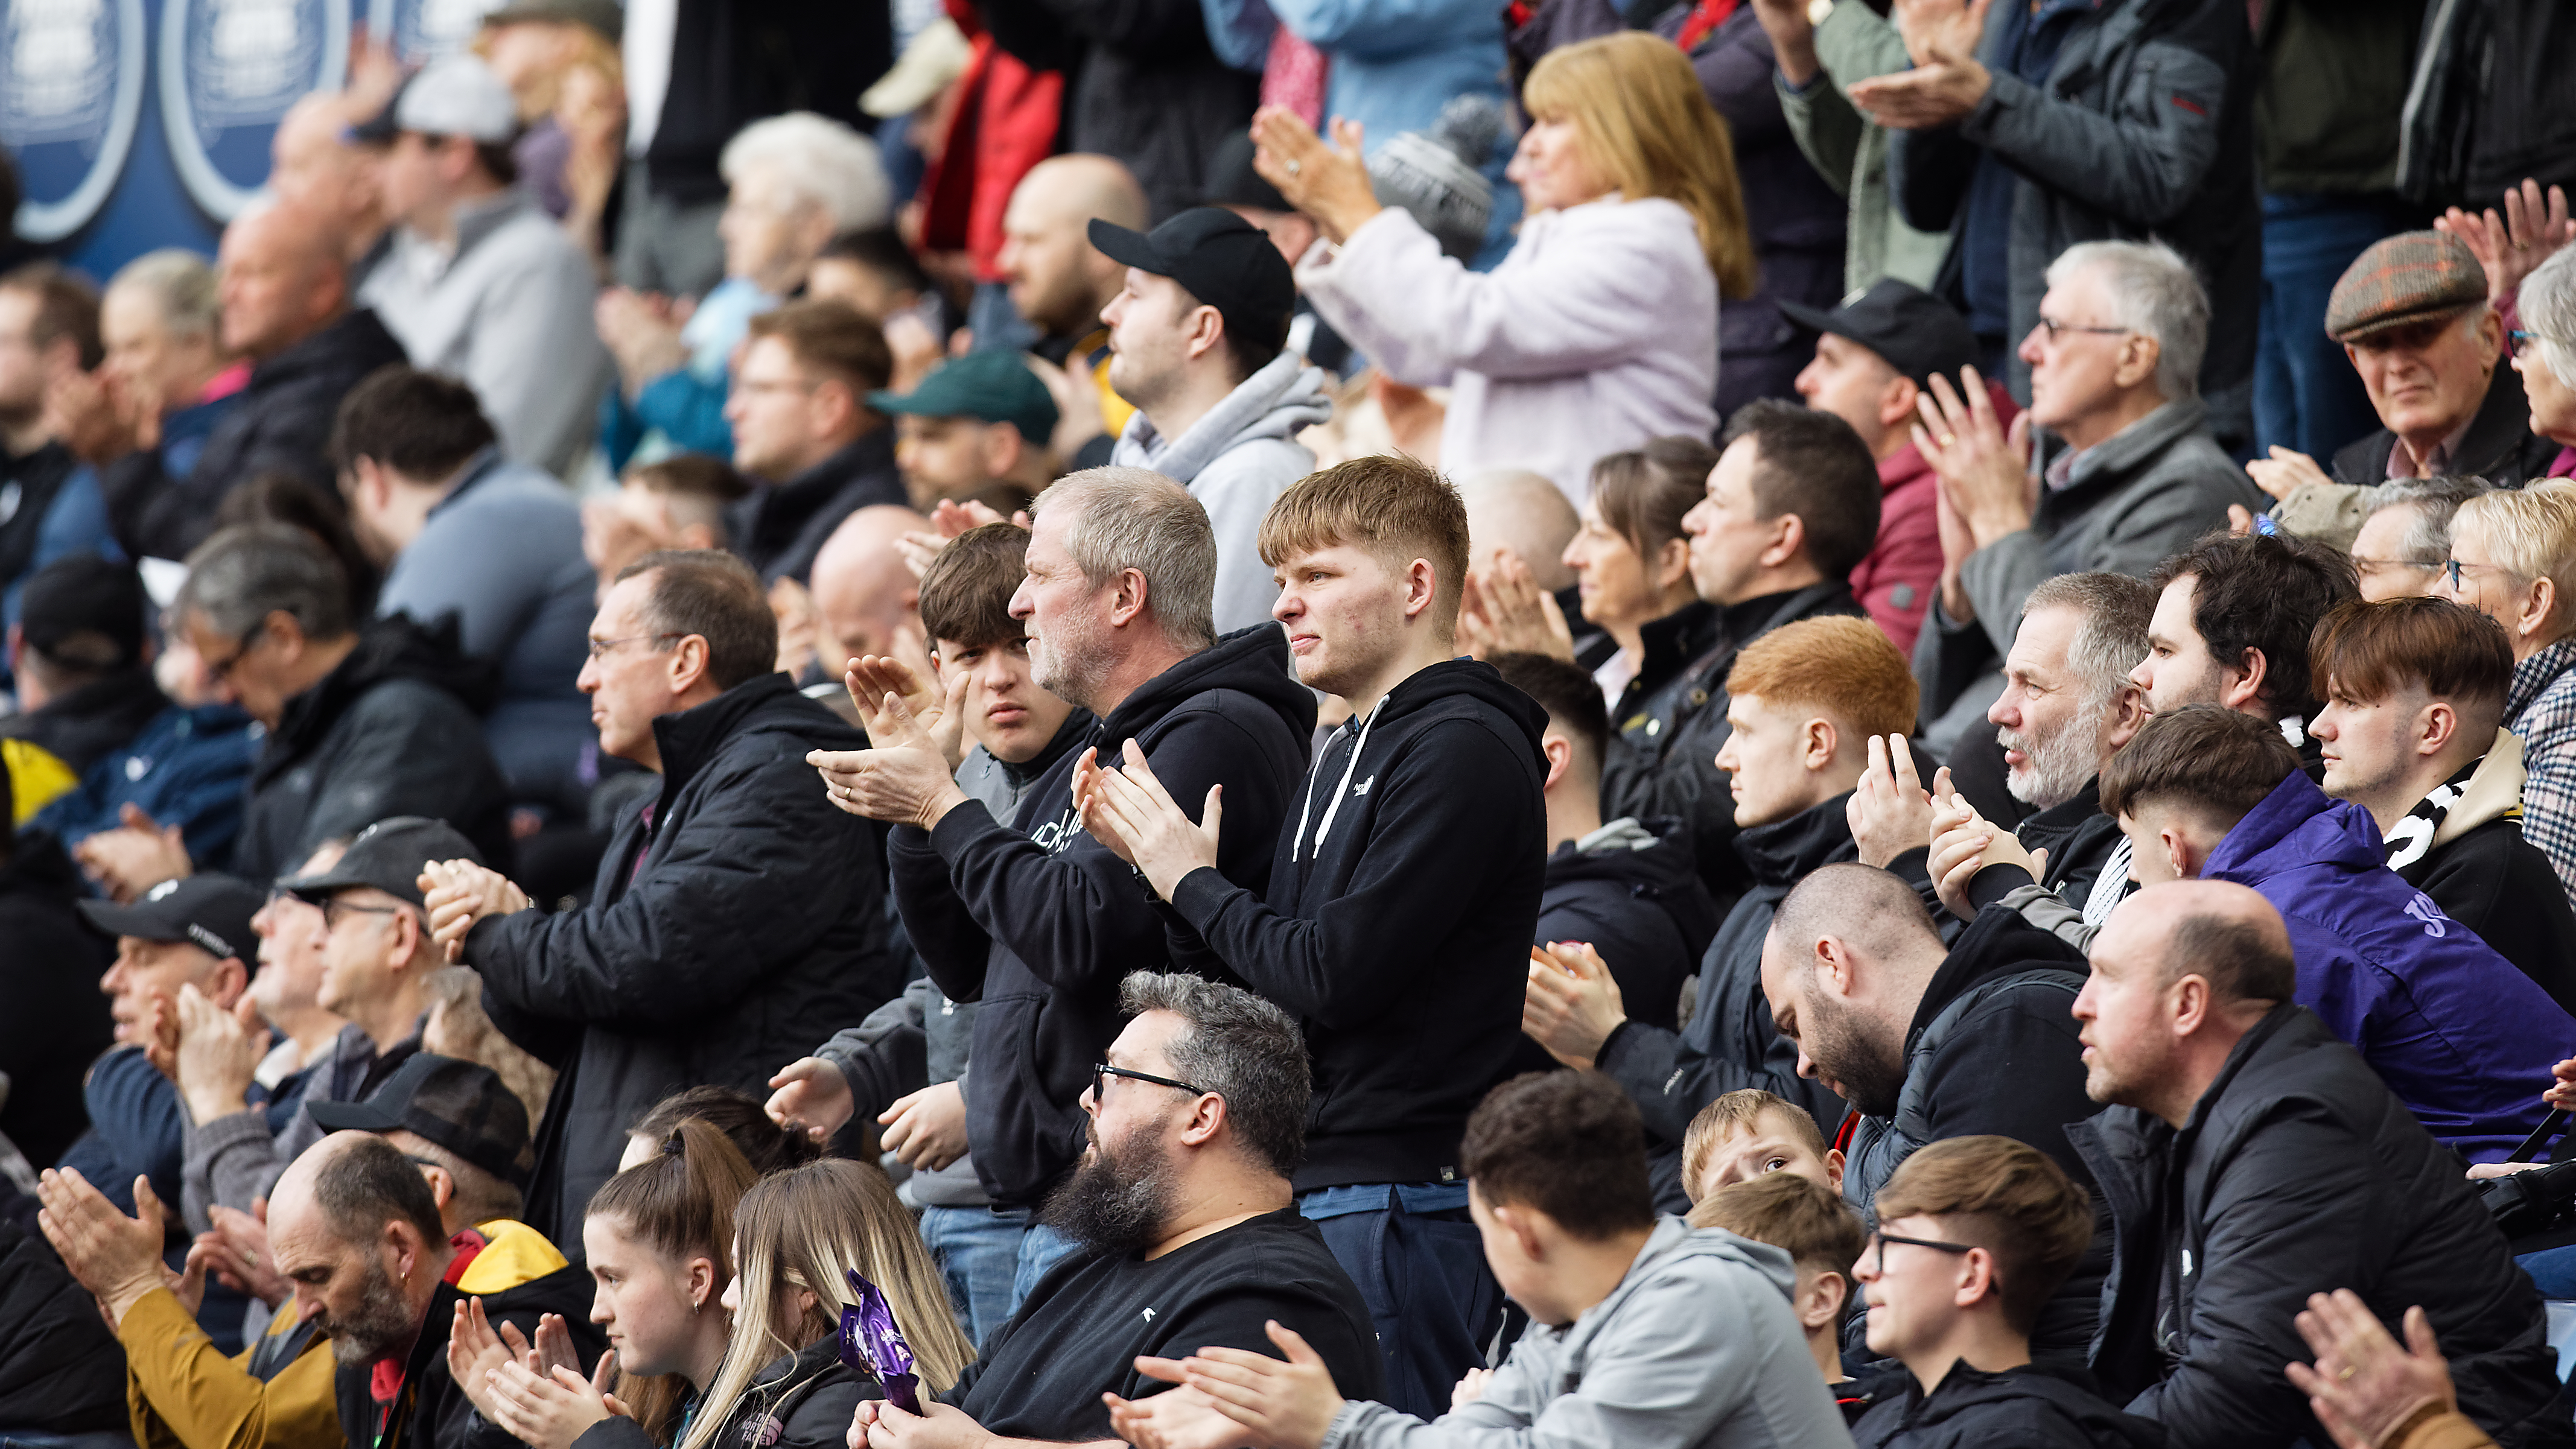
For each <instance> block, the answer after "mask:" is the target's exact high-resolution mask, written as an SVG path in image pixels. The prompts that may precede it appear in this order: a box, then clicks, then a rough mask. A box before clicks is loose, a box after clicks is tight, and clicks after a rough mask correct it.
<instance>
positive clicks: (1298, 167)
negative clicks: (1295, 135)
mask: <svg viewBox="0 0 2576 1449" xmlns="http://www.w3.org/2000/svg"><path fill="white" fill-rule="evenodd" d="M1305 169H1306V163H1305V162H1303V161H1300V160H1298V159H1296V158H1295V157H1293V156H1292V157H1290V158H1288V174H1289V175H1291V176H1294V175H1296V174H1297V173H1298V172H1300V171H1303V170H1305Z"/></svg>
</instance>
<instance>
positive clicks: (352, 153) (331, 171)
mask: <svg viewBox="0 0 2576 1449" xmlns="http://www.w3.org/2000/svg"><path fill="white" fill-rule="evenodd" d="M366 119H367V117H365V116H364V115H361V114H359V110H358V107H357V106H355V105H354V104H352V103H351V102H350V100H349V98H348V97H347V96H345V95H342V94H339V93H338V92H335V91H315V92H312V93H311V94H309V95H306V96H305V97H304V98H303V99H301V100H298V101H297V102H296V103H295V104H294V105H292V106H289V107H288V108H287V111H286V114H285V116H284V117H282V118H280V119H279V121H278V123H277V132H276V135H275V137H274V138H273V139H272V140H271V141H270V143H269V167H268V191H269V194H270V195H271V196H274V197H275V198H277V202H278V204H279V205H281V206H286V207H291V208H293V209H295V210H297V211H301V212H305V213H307V214H310V215H313V216H317V217H325V218H328V219H329V220H330V222H331V223H332V225H331V228H330V230H329V231H328V232H327V233H326V234H325V235H326V240H329V241H331V242H333V243H334V244H335V245H336V246H337V247H338V249H339V250H340V253H341V255H343V256H354V255H357V254H358V253H360V252H363V251H364V250H365V249H366V247H367V245H368V244H369V243H370V242H372V241H374V240H375V237H376V233H378V232H379V231H382V230H383V229H384V218H383V216H382V214H381V210H380V208H381V205H382V199H381V197H380V195H379V194H378V191H377V182H376V167H377V158H376V155H375V153H374V152H372V151H369V150H367V149H365V148H363V147H360V146H355V145H352V144H350V142H349V139H348V128H349V127H350V126H353V125H355V124H357V123H359V122H361V121H364V120H366Z"/></svg>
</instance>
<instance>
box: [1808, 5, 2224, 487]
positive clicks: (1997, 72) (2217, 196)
mask: <svg viewBox="0 0 2576 1449" xmlns="http://www.w3.org/2000/svg"><path fill="white" fill-rule="evenodd" d="M1837 8H1840V7H1837ZM2014 8H2015V7H2012V6H2006V5H1999V6H1996V7H1995V9H1994V10H1993V11H1992V12H1991V13H1990V14H1989V15H1988V17H1987V20H1986V34H1985V41H1984V43H1983V45H1981V46H1980V47H1979V50H1978V59H1979V60H1981V61H1983V62H1984V63H1985V64H1986V65H1987V67H1988V68H1989V69H1991V70H1992V71H1993V73H1994V83H1993V86H1992V87H1991V89H1989V90H1988V91H1987V93H1986V96H1985V99H1983V100H1982V101H1980V102H1978V104H1977V107H1976V109H1974V110H1973V111H1970V112H1969V113H1968V115H1967V117H1966V118H1965V119H1963V120H1962V121H1960V122H1959V124H1958V125H1956V126H1955V127H1940V128H1936V129H1931V130H1923V131H1901V132H1898V133H1896V134H1895V135H1894V136H1893V137H1892V138H1891V144H1890V147H1889V151H1888V176H1889V181H1890V184H1891V186H1892V187H1893V188H1894V190H1895V192H1896V196H1897V201H1898V205H1900V206H1901V207H1903V208H1904V210H1905V212H1906V215H1907V217H1908V219H1909V220H1911V221H1912V222H1913V223H1914V224H1916V225H1918V226H1926V227H1929V226H1943V225H1948V226H1954V227H1955V225H1956V222H1955V220H1954V216H1955V213H1956V211H1957V209H1958V207H1959V205H1960V203H1961V201H1962V199H1963V198H1964V197H1965V195H1966V192H1967V189H1968V181H1969V177H1970V175H1971V174H1972V173H1973V172H1974V170H1975V163H1976V151H1977V150H1979V149H1982V150H1983V151H1985V152H1988V153H1991V154H1992V155H1993V156H1994V157H1995V158H1996V159H1998V160H2000V161H2002V162H2003V163H2005V164H2006V165H2008V166H2010V167H2011V168H2012V169H2013V171H2014V172H2015V173H2017V174H2018V175H2019V177H2020V178H2021V184H2020V185H2019V186H2017V187H2015V188H2014V199H2013V211H2012V232H2011V236H2012V241H2011V266H2012V314H2011V330H2010V333H2009V335H2008V340H2010V341H2014V342H2018V341H2019V340H2020V339H2021V338H2022V337H2024V336H2026V335H2027V334H2028V333H2029V331H2030V329H2031V328H2033V327H2035V326H2037V325H2038V323H2039V301H2040V297H2041V294H2042V293H2044V292H2045V291H2046V290H2047V287H2048V282H2047V275H2046V274H2047V268H2048V263H2049V261H2050V260H2051V259H2052V258H2054V257H2055V256H2056V255H2057V254H2058V253H2059V252H2062V251H2064V250H2066V248H2068V247H2069V246H2072V245H2073V244H2075V243H2077V242H2084V241H2108V240H2114V239H2128V240H2138V239H2143V238H2146V237H2150V236H2153V237H2159V238H2162V239H2163V240H2165V241H2168V242H2171V243H2172V244H2173V245H2174V247H2175V248H2176V249H2177V250H2179V251H2180V252H2181V253H2182V254H2183V256H2184V257H2186V258H2187V259H2189V260H2190V261H2191V263H2192V265H2193V267H2194V268H2195V269H2196V270H2197V271H2198V272H2199V274H2200V277H2201V280H2202V283H2203V285H2205V286H2206V287H2208V288H2209V294H2210V313H2211V315H2212V316H2214V317H2218V318H2224V319H2229V320H2230V322H2231V323H2232V324H2233V325H2227V324H2222V325H2219V326H2216V327H2213V328H2211V329H2210V333H2209V350H2208V353H2207V354H2206V356H2205V357H2204V358H2203V359H2202V362H2201V369H2200V390H2201V393H2202V395H2203V396H2204V397H2207V398H2209V399H2210V401H2211V404H2212V406H2213V407H2214V408H2217V409H2218V410H2219V413H2220V416H2218V417H2217V418H2216V419H2215V421H2216V424H2217V427H2218V431H2219V432H2220V433H2221V434H2222V435H2225V436H2229V437H2234V436H2236V435H2238V434H2239V433H2248V434H2250V432H2251V430H2252V422H2253V414H2252V385H2253V377H2254V329H2253V328H2251V327H2248V326H2245V325H2243V324H2242V319H2244V318H2247V317H2251V316H2253V315H2254V313H2255V310H2256V308H2257V307H2258V305H2259V304H2260V302H2261V295H2260V293H2261V288H2262V280H2263V279H2262V267H2263V257H2262V212H2261V207H2260V206H2259V205H2258V199H2257V196H2256V193H2255V185H2254V115H2253V111H2254V107H2253V100H2254V66H2253V64H2252V53H2253V36H2252V33H2251V32H2250V31H2249V30H2248V29H2247V28H2246V24H2245V6H2244V4H2243V3H2242V0H2101V3H2099V4H2097V5H2095V6H2094V7H2093V8H2092V9H2090V10H2088V11H2086V12H2084V13H2083V14H2081V15H2080V16H2079V17H2078V18H2077V19H2076V20H2075V21H2074V22H2073V24H2072V25H2071V26H2070V27H2069V29H2068V30H2067V32H2066V36H2065V39H2064V41H2063V43H2062V44H2061V45H2060V46H2059V48H2058V51H2057V59H2056V62H2055V64H2054V66H2053V67H2052V68H2051V70H2050V72H2049V76H2048V80H2047V82H2046V83H2045V84H2044V85H2032V84H2030V83H2029V82H2027V81H2025V80H2023V79H2021V78H2020V77H2019V76H2017V75H2014V74H2012V73H2011V71H2010V68H2009V67H2008V66H2006V65H2005V64H2004V63H2003V61H2002V47H2003V42H2004V37H2005V36H2006V34H2007V32H2008V30H2009V28H2010V25H2011V23H2012V21H2013V16H2012V15H2011V14H2010V13H2008V12H2011V11H2013V10H2014ZM1953 265H1954V266H1955V265H1956V259H1955V258H1954V259H1953ZM2011 374H2012V391H2013V396H2015V397H2017V398H2023V399H2027V398H2028V397H2029V396H2030V369H2029V366H2028V365H2027V364H2025V363H2023V362H2022V361H2021V360H2020V359H2019V358H2018V357H2015V358H2014V359H2013V362H2012V366H2011Z"/></svg>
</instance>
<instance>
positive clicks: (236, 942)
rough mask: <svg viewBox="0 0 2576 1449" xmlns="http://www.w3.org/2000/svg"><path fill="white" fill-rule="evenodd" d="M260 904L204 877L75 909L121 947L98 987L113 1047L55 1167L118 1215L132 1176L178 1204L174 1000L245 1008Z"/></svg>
mask: <svg viewBox="0 0 2576 1449" xmlns="http://www.w3.org/2000/svg"><path fill="white" fill-rule="evenodd" d="M264 900H265V897H264V896H263V894H262V893H261V891H260V888H259V887H257V886H255V885H252V884H251V883H250V882H249V881H246V880H241V879H238V878H236V877H234V876H228V875H217V874H213V873H211V872H206V873H200V874H197V875H192V876H187V877H185V878H182V879H179V880H167V881H163V882H162V883H161V884H159V885H157V886H154V887H153V888H152V889H150V890H148V891H145V892H144V893H143V894H142V896H141V897H140V898H138V899H137V900H135V901H134V902H132V903H131V904H128V905H117V904H115V903H113V902H109V901H83V902H81V905H80V912H81V915H82V916H84V917H86V918H87V919H88V921H89V923H90V924H91V925H92V926H94V927H96V928H98V929H99V930H101V931H104V932H106V933H107V934H108V935H111V936H114V937H115V938H116V961H115V963H114V964H113V965H111V966H109V967H108V968H107V974H106V975H104V976H102V977H100V978H99V983H98V989H99V990H100V991H103V992H105V993H106V994H107V999H108V1016H109V1018H110V1019H111V1020H113V1021H114V1022H115V1028H116V1029H115V1042H116V1044H115V1045H114V1046H113V1047H111V1048H110V1049H109V1051H108V1053H107V1055H105V1056H103V1057H100V1058H99V1059H98V1062H97V1064H96V1065H94V1066H92V1067H91V1068H90V1072H89V1077H88V1079H87V1081H86V1082H85V1083H84V1084H83V1087H82V1099H83V1105H84V1106H85V1107H87V1109H88V1111H89V1130H88V1131H87V1132H84V1133H83V1134H81V1137H80V1139H79V1140H78V1141H76V1142H74V1143H73V1144H72V1145H71V1147H70V1149H69V1150H68V1151H66V1152H64V1153H63V1156H62V1159H61V1160H62V1165H63V1166H65V1167H76V1168H78V1169H80V1171H81V1174H82V1175H83V1176H85V1177H87V1178H88V1179H89V1180H90V1181H91V1182H94V1183H97V1184H99V1188H100V1191H102V1192H105V1193H106V1194H107V1195H108V1197H109V1198H110V1199H112V1200H113V1201H115V1203H116V1204H117V1206H118V1207H120V1208H128V1209H130V1208H132V1207H133V1205H134V1197H133V1186H134V1179H135V1178H136V1177H137V1176H148V1177H150V1178H151V1179H152V1184H153V1189H154V1191H155V1192H156V1193H158V1194H159V1195H160V1196H161V1197H162V1199H163V1200H165V1201H172V1202H175V1201H177V1200H178V1197H179V1183H180V1176H179V1167H180V1154H181V1149H182V1145H183V1143H182V1139H183V1134H184V1132H185V1129H186V1125H187V1115H186V1112H185V1109H184V1108H183V1107H182V1106H181V1104H180V1101H179V1092H178V1089H177V1088H176V1087H175V1086H173V1085H172V1083H171V1080H170V1078H169V1076H167V1075H165V1073H168V1072H171V1071H174V1070H176V1063H175V1054H176V1050H177V1044H178V1035H179V1005H180V1001H181V999H182V998H183V997H184V996H186V995H188V994H189V993H191V992H193V993H194V994H195V995H197V996H199V997H202V998H203V999H204V1000H206V1001H207V1002H210V1003H212V1004H213V1005H214V1006H216V1007H219V1008H222V1009H224V1010H227V1011H229V1010H231V1009H232V1007H233V1005H234V1004H235V1003H236V1002H238V1001H240V1000H241V997H242V993H243V992H244V991H246V990H247V989H249V986H250V968H251V963H252V962H253V961H255V960H257V959H258V955H259V948H258V940H259V938H258V936H257V934H256V933H255V932H253V931H252V929H251V917H252V916H254V915H257V914H258V913H259V908H260V906H261V905H262V904H263V902H264Z"/></svg>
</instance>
